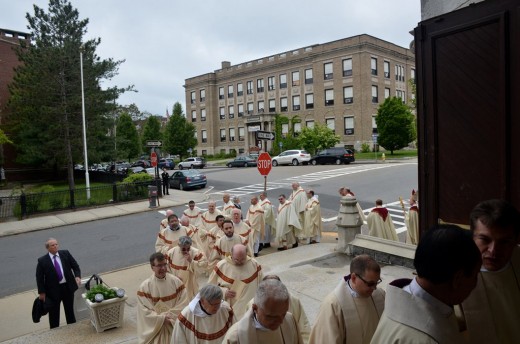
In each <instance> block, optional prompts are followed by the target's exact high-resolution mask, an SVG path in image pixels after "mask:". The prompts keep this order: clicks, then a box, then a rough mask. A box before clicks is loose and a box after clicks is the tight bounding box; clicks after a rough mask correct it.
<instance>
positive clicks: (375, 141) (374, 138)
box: [372, 134, 379, 143]
mask: <svg viewBox="0 0 520 344" xmlns="http://www.w3.org/2000/svg"><path fill="white" fill-rule="evenodd" d="M378 137H379V135H378V134H372V141H373V142H374V143H377V138H378Z"/></svg>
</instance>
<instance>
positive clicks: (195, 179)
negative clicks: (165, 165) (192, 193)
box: [169, 169, 207, 190]
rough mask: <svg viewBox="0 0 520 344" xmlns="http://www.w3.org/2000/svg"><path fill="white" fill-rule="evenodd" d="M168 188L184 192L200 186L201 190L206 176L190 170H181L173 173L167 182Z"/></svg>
mask: <svg viewBox="0 0 520 344" xmlns="http://www.w3.org/2000/svg"><path fill="white" fill-rule="evenodd" d="M169 184H170V188H173V189H179V190H185V189H189V188H195V187H197V186H200V187H201V188H205V187H206V184H207V179H206V176H205V175H204V174H202V173H200V171H198V170H195V169H191V170H181V171H175V172H174V173H173V174H172V175H171V176H170V180H169Z"/></svg>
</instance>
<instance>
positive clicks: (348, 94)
mask: <svg viewBox="0 0 520 344" xmlns="http://www.w3.org/2000/svg"><path fill="white" fill-rule="evenodd" d="M353 102H354V88H353V87H352V86H347V87H343V103H344V104H352V103H353Z"/></svg>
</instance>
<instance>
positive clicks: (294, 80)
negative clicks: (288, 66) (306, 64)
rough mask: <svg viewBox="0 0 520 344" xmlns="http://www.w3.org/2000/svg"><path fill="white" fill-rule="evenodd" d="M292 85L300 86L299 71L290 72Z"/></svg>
mask: <svg viewBox="0 0 520 344" xmlns="http://www.w3.org/2000/svg"><path fill="white" fill-rule="evenodd" d="M292 86H300V72H299V71H297V72H292Z"/></svg>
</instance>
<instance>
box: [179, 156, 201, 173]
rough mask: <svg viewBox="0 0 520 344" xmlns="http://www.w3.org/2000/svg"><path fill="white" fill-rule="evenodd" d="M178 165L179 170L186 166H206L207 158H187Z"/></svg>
mask: <svg viewBox="0 0 520 344" xmlns="http://www.w3.org/2000/svg"><path fill="white" fill-rule="evenodd" d="M178 166H179V170H182V169H184V168H204V166H206V160H205V159H204V158H199V157H193V158H187V159H185V160H184V161H181V162H179V165H178Z"/></svg>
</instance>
